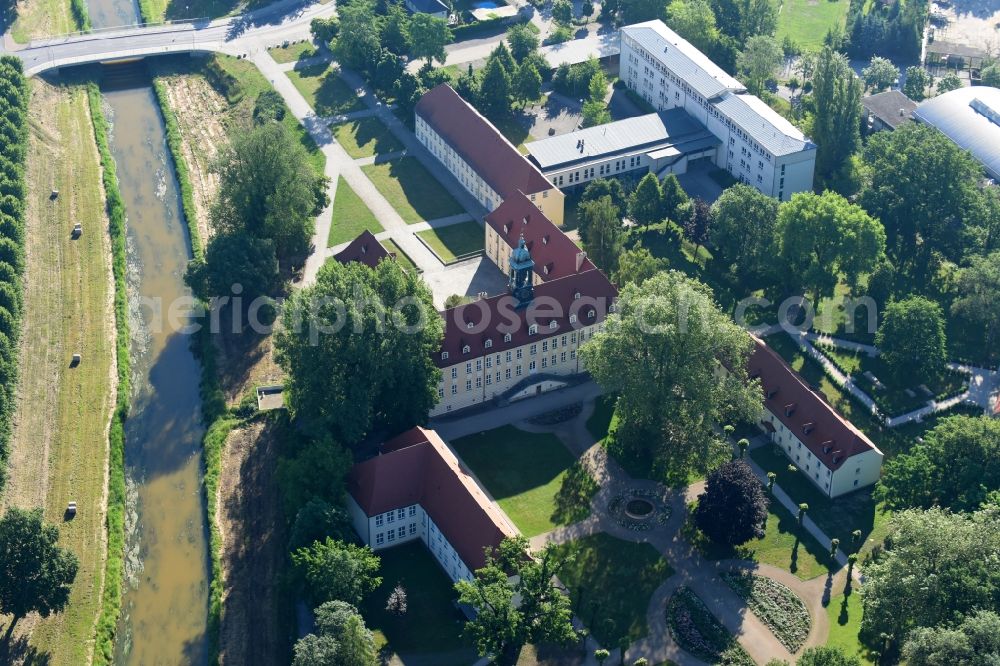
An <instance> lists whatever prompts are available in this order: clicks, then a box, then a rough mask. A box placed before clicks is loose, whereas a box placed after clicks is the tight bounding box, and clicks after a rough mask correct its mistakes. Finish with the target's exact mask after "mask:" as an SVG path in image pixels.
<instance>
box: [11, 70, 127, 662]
mask: <svg viewBox="0 0 1000 666" xmlns="http://www.w3.org/2000/svg"><path fill="white" fill-rule="evenodd" d="M31 88H32V92H33V96H32V100H31V105H30V121H31V139H30V148H29V153H28V169H27V191H28V205H27V215H26V219H27V231H26V238H27V242H26V247H27V253H26V254H27V272H26V275H25V295H24V313H25V314H24V317H25V319H24V335H23V337H22V346H21V353H22V363H21V380H20V386H19V392H18V402H17V406H16V410H17V425H16V427H15V430H14V435H13V438H12V442H11V446H12V456H11V468H10V482H9V485H8V488H7V491H6V495H5V497H4V504H5V505H8V506H9V505H18V506H21V507H26V508H27V507H34V506H42V507H44V510H45V519H46V520H47V521H49V522H51V523H54V524H56V525H57V526H58V527H59V533H60V537H59V545H60V546H63V547H65V548H68V549H69V550H71V551H72V552H73V553H74V554H75V555H76V556H77V557H78V558H79V561H80V568H79V571H78V573H77V576H76V581H75V582H74V584H73V587H72V591H71V592H70V600H69V606H68V608H67V609H66V611H65V612H63V613H60V614H56V615H53V616H51V617H49V618H48V619H45V620H38V621H37V622H34V623H33V622H32V621H31V620H26V621H24V622H23V623H22V625H21V627H20V629H19V631H18V632H15V643H16V642H17V640H18V637H17V634H18V633H20V630H21V629H27V628H28V627H29V626H31V624H34V631H33V633H32V636H31V639H30V645H31V647H32V648H34V649H37V651H38V655H39V657H40V661H39V662H36V663H50V664H52V665H53V666H55V665H57V664H83V663H88V661H89V658H88V656H89V653H90V650H91V647H92V639H93V636H94V623H95V620H96V618H97V614H98V612H99V610H100V601H101V588H102V585H103V572H104V558H105V525H104V487H105V473H106V469H107V459H106V456H107V447H108V435H107V427H108V422H109V419H110V410H111V408H112V402H113V396H114V376H115V372H114V353H115V328H114V320H113V311H112V309H111V298H112V293H111V292H112V288H111V272H110V271H111V268H110V264H111V250H110V242H109V239H108V234H107V224H108V222H107V218H106V217H105V214H104V202H103V198H102V194H101V193H102V191H103V190H102V186H101V180H100V168H99V165H98V157H97V151H96V148H95V146H94V138H93V137H94V132H93V129H92V128H91V124H90V115H89V113H90V112H89V107H88V103H87V96H86V89H85V88H83V87H76V86H71V87H60V88H54V87H52V86H50V85H48V84H46V83H44V82H42V81H41V80H38V79H35V80H32V81H31ZM52 189H58V190H59V197H58V198H57V199H55V200H50V198H49V192H50V191H51V190H52ZM77 221H82V222H83V228H84V232H83V235H82V236H81V237H80V238H79V239H78V240H71V239H70V233H69V232H70V229H72V226H73V224H74V223H75V222H77ZM77 352H78V353H80V354H81V355H82V358H83V362H82V363H81V364H80V365H79V366H77V367H75V368H70V367H69V361H70V357H71V356H72V354H73V353H77ZM69 501H75V502H77V504H78V505H79V507H80V512H79V513H78V514H77V516H76V518H75V519H74V520H72V521H70V522H64V520H63V512H64V511H65V509H66V504H67V502H69ZM15 661H17V660H15Z"/></svg>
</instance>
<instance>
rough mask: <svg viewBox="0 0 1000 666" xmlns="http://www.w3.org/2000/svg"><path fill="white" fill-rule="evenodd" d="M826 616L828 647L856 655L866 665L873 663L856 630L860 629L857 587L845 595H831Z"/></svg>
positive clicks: (859, 605) (859, 602) (859, 606)
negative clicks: (828, 629)
mask: <svg viewBox="0 0 1000 666" xmlns="http://www.w3.org/2000/svg"><path fill="white" fill-rule="evenodd" d="M826 616H827V618H828V619H829V621H830V635H829V636H828V637H827V639H826V644H827V645H828V646H829V647H836V648H840V649H841V650H843V651H844V653H845V654H848V655H856V656H857V657H858V659H860V660H861V663H862V664H865V665H866V666H869V665H871V664H874V663H875V662H873V661H872V659H871V655H870V654H869V652H868V650H866V649H865V648H864V646H862V645H861V641H859V640H858V632H859V631H861V595H860V594H859V593H858V591H857V589H855V590H854V592H853V594H850V595H848V596H846V597H845V596H844V595H843V594H842V593H841V594H838V595H836V596H834V597H831V599H830V605H828V606H827V607H826Z"/></svg>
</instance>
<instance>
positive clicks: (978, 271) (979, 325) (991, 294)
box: [951, 250, 1000, 362]
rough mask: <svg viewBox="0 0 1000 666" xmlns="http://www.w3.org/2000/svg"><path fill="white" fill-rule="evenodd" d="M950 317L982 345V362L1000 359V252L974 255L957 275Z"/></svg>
mask: <svg viewBox="0 0 1000 666" xmlns="http://www.w3.org/2000/svg"><path fill="white" fill-rule="evenodd" d="M956 291H957V297H956V298H955V300H954V301H953V302H952V304H951V314H952V316H953V317H955V318H956V319H957V320H958V321H959V322H961V324H963V327H964V329H965V330H966V331H967V332H968V334H969V335H970V336H971V337H972V338H973V339H975V340H978V341H979V342H981V343H982V346H981V347H980V349H981V350H982V354H983V359H984V360H986V361H987V362H989V361H991V360H994V359H997V358H1000V250H998V251H996V252H993V253H992V254H989V255H986V256H973V257H971V258H970V259H969V264H968V266H966V267H965V268H963V269H962V270H961V271H960V272H959V274H958V283H957V285H956Z"/></svg>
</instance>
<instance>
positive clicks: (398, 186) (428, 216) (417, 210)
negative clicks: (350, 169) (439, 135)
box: [361, 157, 464, 224]
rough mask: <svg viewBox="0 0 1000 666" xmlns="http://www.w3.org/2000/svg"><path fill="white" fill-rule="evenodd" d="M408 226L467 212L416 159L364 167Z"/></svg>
mask: <svg viewBox="0 0 1000 666" xmlns="http://www.w3.org/2000/svg"><path fill="white" fill-rule="evenodd" d="M361 170H362V171H364V172H365V173H366V174H367V175H368V178H369V179H371V181H372V183H373V184H374V185H375V187H377V188H378V191H379V192H381V193H382V196H384V197H385V198H386V200H388V202H389V203H390V204H391V205H392V207H393V208H395V209H396V212H397V213H399V215H400V217H402V218H403V221H404V222H406V223H407V224H415V223H417V222H423V221H425V220H435V219H437V218H439V217H448V216H450V215H458V214H459V213H462V212H464V211H463V210H462V207H461V206H460V205H459V204H458V202H457V201H455V199H453V198H452V196H451V195H450V194H448V191H447V190H445V189H444V187H443V186H442V185H441V183H439V182H438V181H437V179H436V178H434V176H432V175H431V173H430V172H429V171H428V170H427V169H425V168H424V167H423V166H422V165H421V164H420V162H418V161H417V159H416V158H415V157H404V158H402V159H398V160H392V161H391V162H382V163H380V164H369V165H367V166H364V167H361Z"/></svg>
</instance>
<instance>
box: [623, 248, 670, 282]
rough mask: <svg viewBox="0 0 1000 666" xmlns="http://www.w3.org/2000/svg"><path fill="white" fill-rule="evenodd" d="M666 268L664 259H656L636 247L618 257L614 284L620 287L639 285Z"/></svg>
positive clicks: (646, 251) (644, 250)
mask: <svg viewBox="0 0 1000 666" xmlns="http://www.w3.org/2000/svg"><path fill="white" fill-rule="evenodd" d="M667 268H668V264H667V260H666V259H658V258H656V257H654V256H653V255H652V254H650V252H649V250H647V249H646V248H644V247H642V245H636V246H635V247H633V248H631V249H629V250H625V251H624V252H622V253H621V254H620V255H619V257H618V270H617V271H616V272H615V274H614V276H615V282H617V283H618V284H620V285H626V284H630V283H631V284H639V285H641V284H642V283H643V282H645V281H646V280H648V279H649V278H651V277H653V276H654V275H656V274H657V273H659V272H660V271H665V270H667Z"/></svg>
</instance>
